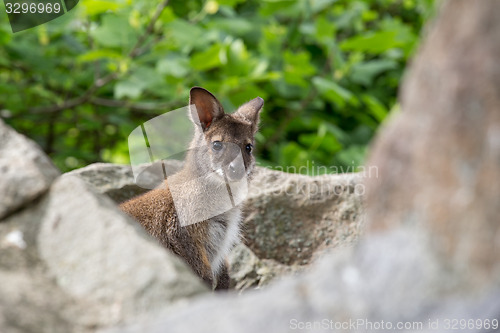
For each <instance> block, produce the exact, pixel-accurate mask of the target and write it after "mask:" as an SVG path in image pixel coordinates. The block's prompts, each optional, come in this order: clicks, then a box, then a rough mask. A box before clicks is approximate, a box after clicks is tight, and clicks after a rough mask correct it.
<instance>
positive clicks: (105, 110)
mask: <svg viewBox="0 0 500 333" xmlns="http://www.w3.org/2000/svg"><path fill="white" fill-rule="evenodd" d="M158 4H159V1H146V0H136V1H126V0H119V1H101V0H84V1H80V4H79V5H78V6H77V7H76V8H75V9H74V10H72V11H71V12H69V13H68V14H66V15H64V16H62V17H60V18H58V19H56V20H54V21H52V22H49V23H47V24H45V25H42V26H39V27H36V28H33V29H30V30H27V31H23V32H20V33H16V34H12V33H11V32H10V27H9V25H8V22H7V17H6V15H4V14H2V15H1V16H0V110H1V113H0V116H2V118H4V119H5V120H6V121H7V122H8V123H9V124H11V125H12V126H13V127H15V128H16V129H17V130H18V131H20V132H22V133H25V134H26V135H28V136H30V137H31V138H33V139H34V140H36V141H37V142H38V143H39V144H40V145H41V146H42V147H43V148H44V149H45V150H46V152H47V153H48V154H49V155H50V156H51V157H52V158H53V160H54V162H55V163H56V165H58V166H59V167H60V168H61V169H62V170H64V171H66V170H70V169H73V168H77V167H81V166H84V165H86V164H88V163H91V162H96V161H109V162H121V163H127V162H128V149H127V136H128V135H129V134H130V132H131V131H132V130H133V129H134V128H135V127H136V126H139V125H140V124H141V123H143V122H145V121H147V120H149V119H151V118H153V117H155V116H156V115H159V114H161V113H163V112H166V111H168V110H173V109H176V108H178V107H182V106H184V105H186V104H187V100H188V92H189V89H190V87H192V86H195V85H198V86H203V87H205V88H207V89H209V90H210V91H212V92H213V93H214V94H215V95H216V96H217V97H218V98H219V99H220V100H221V102H222V103H223V105H224V107H225V108H226V110H234V109H235V108H236V107H237V106H238V105H240V104H241V103H243V102H245V101H248V100H250V99H252V98H254V97H256V96H260V97H262V98H264V100H265V101H266V102H265V109H264V112H263V115H262V122H261V132H260V133H259V134H258V136H257V147H258V151H257V154H258V160H259V162H261V163H262V164H263V165H268V166H281V167H284V168H286V167H294V168H296V170H300V171H303V172H309V173H310V172H312V167H313V166H314V167H318V166H327V167H331V166H336V167H343V168H344V170H348V169H347V168H349V167H350V168H351V169H350V170H348V171H353V170H352V168H353V166H358V165H361V164H362V163H363V159H364V156H365V152H366V149H367V145H368V143H369V142H370V140H371V139H372V137H373V135H374V133H375V131H376V129H377V128H378V126H379V125H380V123H381V122H383V121H384V119H385V118H386V117H387V115H388V114H389V113H390V110H391V109H393V108H394V106H395V105H396V97H397V89H398V85H399V83H400V80H401V77H402V74H403V71H404V68H405V66H406V63H407V61H408V59H409V57H410V56H411V55H412V54H413V52H414V51H415V48H416V47H417V44H418V41H419V34H420V30H421V28H422V25H423V23H424V22H425V21H426V20H427V19H428V17H429V16H430V15H431V13H432V8H433V1H432V0H426V1H416V0H354V1H351V0H299V1H291V0H262V1H257V0H252V1H242V0H210V1H204V2H202V1H198V0H188V1H174V0H172V1H170V3H169V4H168V6H167V7H165V8H164V9H163V11H161V13H159V14H160V15H159V16H158V19H157V20H156V22H152V23H151V24H150V22H151V18H152V17H154V15H155V11H156V9H157V6H158ZM304 166H305V168H302V169H299V168H300V167H304ZM289 170H291V169H289ZM329 170H331V169H329Z"/></svg>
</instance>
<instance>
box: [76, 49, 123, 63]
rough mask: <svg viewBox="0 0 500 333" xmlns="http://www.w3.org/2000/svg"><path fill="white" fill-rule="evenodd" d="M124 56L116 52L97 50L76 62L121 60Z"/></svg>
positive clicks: (83, 55) (79, 57)
mask: <svg viewBox="0 0 500 333" xmlns="http://www.w3.org/2000/svg"><path fill="white" fill-rule="evenodd" d="M121 58H122V55H121V54H120V53H118V52H115V51H113V50H106V49H102V50H96V51H89V52H86V53H84V54H82V55H80V56H78V58H76V61H78V62H82V63H83V62H92V61H96V60H100V59H121Z"/></svg>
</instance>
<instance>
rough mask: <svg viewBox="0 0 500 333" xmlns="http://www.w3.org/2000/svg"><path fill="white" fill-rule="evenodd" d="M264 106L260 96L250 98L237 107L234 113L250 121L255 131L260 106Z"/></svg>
mask: <svg viewBox="0 0 500 333" xmlns="http://www.w3.org/2000/svg"><path fill="white" fill-rule="evenodd" d="M263 106H264V100H263V99H262V98H260V97H256V98H254V99H252V100H251V101H250V102H246V103H245V104H243V105H242V106H240V107H239V108H238V111H236V114H238V115H239V116H241V117H243V118H245V119H246V120H248V121H249V122H251V123H252V126H253V130H254V132H257V127H258V125H259V115H260V111H261V110H262V107H263Z"/></svg>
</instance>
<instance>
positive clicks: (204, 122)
mask: <svg viewBox="0 0 500 333" xmlns="http://www.w3.org/2000/svg"><path fill="white" fill-rule="evenodd" d="M191 105H194V106H195V107H196V111H195V110H194V108H192V107H191ZM189 109H190V117H191V120H192V121H193V123H195V124H196V125H201V128H202V129H203V130H206V129H207V128H209V127H210V124H212V122H213V121H215V120H217V119H220V118H222V116H224V109H223V108H222V105H221V104H220V103H219V101H218V100H217V98H215V96H214V95H212V94H211V93H210V92H209V91H208V90H206V89H203V88H201V87H193V88H191V91H190V92H189Z"/></svg>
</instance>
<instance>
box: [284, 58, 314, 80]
mask: <svg viewBox="0 0 500 333" xmlns="http://www.w3.org/2000/svg"><path fill="white" fill-rule="evenodd" d="M283 58H284V60H285V66H284V75H283V77H284V79H285V81H286V82H287V83H289V84H293V85H298V86H302V87H307V85H308V83H307V81H306V79H307V78H308V77H310V76H311V75H313V74H314V73H315V72H316V68H315V67H314V66H313V65H312V64H311V55H310V54H309V53H308V52H304V51H302V52H297V53H292V52H291V51H288V50H287V51H285V54H284V56H283Z"/></svg>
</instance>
